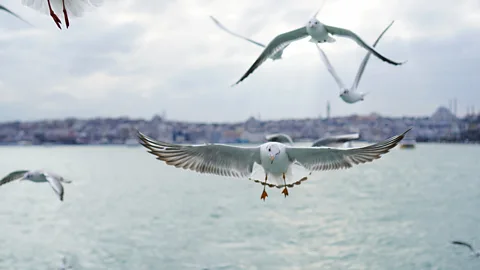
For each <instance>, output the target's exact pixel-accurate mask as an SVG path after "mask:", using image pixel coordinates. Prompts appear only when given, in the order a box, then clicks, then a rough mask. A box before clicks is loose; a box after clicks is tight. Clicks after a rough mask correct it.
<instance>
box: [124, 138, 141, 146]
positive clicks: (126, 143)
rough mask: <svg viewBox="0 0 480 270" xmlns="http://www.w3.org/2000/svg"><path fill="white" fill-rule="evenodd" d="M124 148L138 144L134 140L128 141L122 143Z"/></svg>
mask: <svg viewBox="0 0 480 270" xmlns="http://www.w3.org/2000/svg"><path fill="white" fill-rule="evenodd" d="M124 144H125V145H126V146H139V145H140V144H139V143H138V141H137V140H135V139H128V140H126V141H125V143H124Z"/></svg>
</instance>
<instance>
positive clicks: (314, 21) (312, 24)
mask: <svg viewBox="0 0 480 270" xmlns="http://www.w3.org/2000/svg"><path fill="white" fill-rule="evenodd" d="M320 25H321V23H320V21H319V20H317V18H311V19H310V20H309V21H308V22H307V28H317V27H319V26H320Z"/></svg>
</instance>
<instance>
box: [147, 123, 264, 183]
mask: <svg viewBox="0 0 480 270" xmlns="http://www.w3.org/2000/svg"><path fill="white" fill-rule="evenodd" d="M138 138H139V140H140V144H142V145H143V146H144V147H145V148H147V149H148V150H149V151H148V152H149V153H151V154H153V155H155V156H157V159H159V160H162V161H165V163H167V164H168V165H172V166H175V167H177V168H183V169H189V170H193V171H196V172H199V173H208V174H217V175H222V176H230V177H247V176H249V175H251V173H252V169H253V165H254V163H255V162H256V163H258V164H260V163H261V161H260V148H259V147H236V146H229V145H222V144H206V145H180V144H171V143H167V142H161V141H156V140H153V139H151V138H148V137H147V136H145V135H143V134H142V133H141V132H138Z"/></svg>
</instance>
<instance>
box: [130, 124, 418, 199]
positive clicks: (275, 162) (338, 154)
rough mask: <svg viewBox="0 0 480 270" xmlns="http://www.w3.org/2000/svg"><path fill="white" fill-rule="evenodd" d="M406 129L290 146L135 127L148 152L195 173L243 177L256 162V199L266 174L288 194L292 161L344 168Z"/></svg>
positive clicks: (384, 148) (378, 152)
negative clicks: (158, 133) (172, 136)
mask: <svg viewBox="0 0 480 270" xmlns="http://www.w3.org/2000/svg"><path fill="white" fill-rule="evenodd" d="M410 129H411V128H409V129H408V130H407V131H405V132H404V133H402V134H400V135H397V136H393V137H391V138H389V139H387V140H385V141H382V142H378V143H375V144H372V145H369V146H365V147H358V148H349V149H340V148H338V149H337V148H329V147H292V146H287V145H285V144H282V143H278V142H267V143H264V144H262V145H260V146H257V147H238V146H230V145H224V144H205V145H180V144H172V143H167V142H161V141H156V140H153V139H151V138H149V137H147V136H145V135H143V134H142V133H140V132H139V131H138V138H139V141H140V144H142V145H143V146H144V147H145V148H147V149H148V150H149V151H148V152H149V153H151V154H153V155H155V156H157V159H159V160H162V161H164V162H165V163H166V164H167V165H172V166H175V167H177V168H183V169H189V170H193V171H196V172H199V173H208V174H217V175H222V176H230V177H238V178H243V177H248V176H249V175H251V174H252V170H253V166H254V164H255V163H257V164H259V165H261V166H262V168H263V170H264V171H265V181H264V183H263V185H264V187H263V192H262V195H261V196H260V199H263V200H265V198H266V197H267V196H268V195H267V192H266V191H265V185H269V184H267V180H268V179H270V178H269V177H271V178H273V179H274V180H275V182H276V183H277V185H276V187H277V188H281V187H284V189H283V191H282V193H283V194H284V195H285V197H286V196H287V195H288V190H287V186H288V187H292V186H293V185H292V184H290V185H287V178H288V179H291V178H292V170H291V169H292V165H293V164H299V165H301V166H303V167H304V168H306V169H307V170H309V171H322V170H337V169H346V168H350V167H352V166H353V165H356V164H360V163H366V162H371V161H373V160H375V159H379V158H380V157H381V156H382V155H383V154H385V153H387V152H389V151H390V149H392V148H393V147H395V146H396V145H397V144H398V143H399V142H400V141H401V140H402V139H403V137H404V136H405V134H406V133H407V132H408V131H410ZM302 180H303V179H302ZM302 180H300V181H298V182H301V181H302ZM298 182H297V183H298ZM269 186H270V185H269Z"/></svg>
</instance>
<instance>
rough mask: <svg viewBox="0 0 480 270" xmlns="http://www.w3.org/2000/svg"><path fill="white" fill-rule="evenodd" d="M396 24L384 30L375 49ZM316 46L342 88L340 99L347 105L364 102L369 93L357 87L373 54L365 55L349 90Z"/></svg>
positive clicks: (318, 47) (323, 53)
mask: <svg viewBox="0 0 480 270" xmlns="http://www.w3.org/2000/svg"><path fill="white" fill-rule="evenodd" d="M394 22H395V21H392V22H391V23H390V24H389V25H388V26H387V28H385V30H383V32H382V33H381V34H380V36H378V38H377V40H375V43H373V46H372V47H373V48H375V46H376V45H377V43H378V41H380V39H381V38H382V36H383V34H385V32H387V30H388V29H389V28H390V26H392V24H393V23H394ZM315 45H316V46H317V49H318V52H319V53H320V56H321V58H322V61H323V62H324V63H325V65H326V66H327V69H328V71H329V72H330V74H331V75H332V77H333V78H334V79H335V82H337V85H338V87H339V88H340V98H342V99H343V101H345V102H346V103H355V102H357V101H360V100H363V98H364V97H365V95H367V93H362V92H358V91H356V90H357V87H358V83H359V82H360V79H361V78H362V75H363V71H364V70H365V67H366V66H367V63H368V59H369V58H370V55H371V54H372V53H371V52H368V53H367V55H365V58H363V61H362V63H361V64H360V67H359V68H358V72H357V76H356V77H355V80H354V81H353V84H352V87H350V89H348V88H347V87H345V84H344V83H343V82H342V80H341V79H340V77H339V76H338V75H337V72H336V71H335V69H334V68H333V66H332V64H330V61H329V60H328V57H327V55H326V54H325V52H324V51H323V50H322V49H321V48H320V46H318V44H315Z"/></svg>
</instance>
